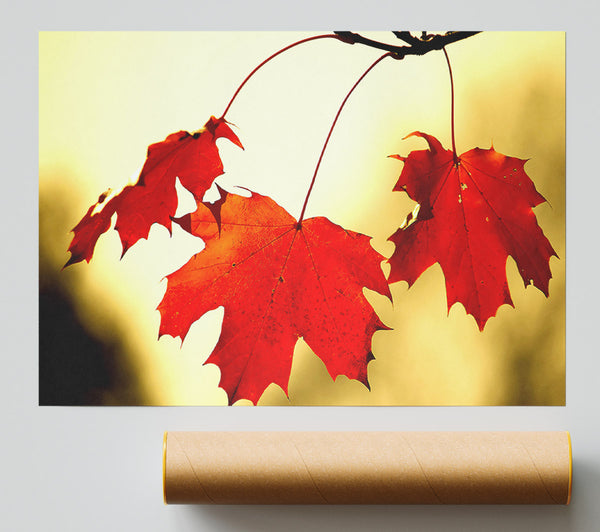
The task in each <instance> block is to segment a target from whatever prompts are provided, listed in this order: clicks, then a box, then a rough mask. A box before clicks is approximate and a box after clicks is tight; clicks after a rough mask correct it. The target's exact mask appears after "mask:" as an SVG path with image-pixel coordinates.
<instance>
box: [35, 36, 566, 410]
mask: <svg viewBox="0 0 600 532" xmlns="http://www.w3.org/2000/svg"><path fill="white" fill-rule="evenodd" d="M39 168H40V174H39V222H40V223H39V260H40V263H39V303H40V305H39V313H40V315H39V347H40V349H39V403H40V405H238V406H241V405H563V404H565V262H566V261H565V182H566V180H565V177H566V176H565V34H564V33H561V32H475V31H470V32H426V31H423V32H421V31H419V32H409V31H390V32H360V31H338V32H324V33H309V32H42V33H40V35H39Z"/></svg>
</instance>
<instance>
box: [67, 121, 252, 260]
mask: <svg viewBox="0 0 600 532" xmlns="http://www.w3.org/2000/svg"><path fill="white" fill-rule="evenodd" d="M220 137H225V138H228V139H229V140H230V141H231V142H233V143H234V144H236V145H238V146H239V147H240V148H242V144H241V143H240V141H239V139H238V138H237V136H236V135H235V134H234V133H233V131H231V129H230V127H229V126H228V125H227V122H226V121H225V119H223V118H219V119H217V118H215V117H214V116H212V117H210V119H209V120H208V122H207V123H206V124H205V125H204V127H203V128H202V129H201V130H199V131H197V132H195V133H188V132H187V131H179V132H177V133H173V134H171V135H169V136H168V137H167V138H166V139H165V140H163V141H162V142H157V143H156V144H152V145H151V146H150V147H149V148H148V156H147V158H146V162H145V163H144V166H143V168H142V171H141V173H140V176H139V178H138V181H137V183H136V184H135V185H128V186H126V187H125V188H124V189H123V190H122V191H121V192H120V193H119V194H117V195H116V196H114V197H113V198H112V199H111V200H110V201H108V202H107V203H106V204H105V205H103V206H102V208H99V207H100V205H101V204H102V203H103V202H104V200H105V199H106V193H105V194H103V195H101V196H100V198H99V200H98V203H96V204H95V205H92V206H91V207H90V208H89V210H88V211H87V213H86V214H85V216H84V217H83V218H82V220H81V221H80V222H79V223H78V224H77V225H76V226H75V227H74V228H73V232H74V236H73V240H72V241H71V244H70V246H69V251H70V252H71V257H70V259H69V260H68V262H67V263H66V264H65V266H68V265H69V264H74V263H76V262H80V261H82V260H86V261H87V262H89V261H90V259H91V258H92V254H93V253H94V247H95V246H96V241H97V240H98V238H99V237H100V235H101V234H102V233H104V232H106V231H107V230H108V228H109V227H110V221H111V218H112V216H113V214H115V213H117V222H116V224H115V229H116V230H117V231H118V233H119V236H120V238H121V243H122V245H123V253H122V255H121V256H123V255H124V254H125V252H126V251H127V250H128V249H129V248H130V247H131V246H133V245H134V244H135V243H136V242H137V241H138V240H140V239H141V238H147V237H148V233H149V231H150V227H151V226H152V224H155V223H158V224H160V225H163V226H164V227H166V228H167V229H168V230H169V232H170V231H171V218H172V216H174V215H175V211H176V210H177V191H176V190H175V179H176V178H177V177H179V180H180V182H181V184H182V185H183V186H184V187H185V188H186V189H187V190H189V191H190V192H191V193H192V194H193V195H194V196H195V198H196V200H197V201H201V200H202V197H203V196H204V193H205V192H206V191H207V190H208V189H209V188H210V186H211V185H212V183H213V181H214V180H215V179H216V178H217V177H218V176H220V175H221V174H222V173H223V163H222V162H221V158H220V157H219V150H218V148H217V145H216V140H217V139H218V138H220Z"/></svg>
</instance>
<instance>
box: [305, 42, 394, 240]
mask: <svg viewBox="0 0 600 532" xmlns="http://www.w3.org/2000/svg"><path fill="white" fill-rule="evenodd" d="M393 56H394V53H393V52H387V53H385V54H383V55H382V56H381V57H379V59H377V60H376V61H375V62H374V63H373V64H371V66H370V67H369V68H367V70H365V71H364V72H363V74H362V76H360V78H358V80H356V83H355V84H354V85H353V86H352V88H351V89H350V91H349V92H348V94H346V97H345V98H344V100H343V101H342V105H340V108H339V109H338V112H337V114H336V115H335V118H334V119H333V124H331V128H330V129H329V133H328V134H327V138H326V139H325V144H323V149H322V150H321V155H319V160H318V161H317V166H316V168H315V172H314V174H313V177H312V181H311V182H310V186H309V187H308V192H307V193H306V198H305V200H304V205H303V206H302V212H301V213H300V217H299V218H298V228H300V227H301V226H302V220H303V219H304V213H305V212H306V206H307V205H308V199H309V198H310V194H311V192H312V189H313V187H314V185H315V181H316V179H317V173H318V172H319V167H320V166H321V161H322V160H323V154H324V153H325V149H326V148H327V144H328V143H329V139H330V138H331V134H332V133H333V129H334V128H335V124H336V123H337V121H338V118H339V117H340V114H341V112H342V109H343V108H344V105H346V102H347V101H348V98H350V95H351V94H352V93H353V92H354V89H356V87H357V86H358V84H359V83H360V82H361V81H362V80H363V79H364V78H365V76H366V75H367V74H368V73H369V72H371V70H373V68H375V66H376V65H377V64H378V63H379V62H380V61H382V60H383V59H385V58H386V57H393Z"/></svg>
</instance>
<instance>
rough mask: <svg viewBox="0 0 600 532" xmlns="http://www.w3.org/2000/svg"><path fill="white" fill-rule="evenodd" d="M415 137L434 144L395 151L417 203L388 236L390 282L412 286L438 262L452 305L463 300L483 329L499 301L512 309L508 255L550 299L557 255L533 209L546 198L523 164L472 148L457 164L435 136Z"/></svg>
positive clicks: (401, 183) (401, 184)
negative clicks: (405, 152) (415, 212)
mask: <svg viewBox="0 0 600 532" xmlns="http://www.w3.org/2000/svg"><path fill="white" fill-rule="evenodd" d="M411 135H415V136H418V137H423V138H424V139H425V140H426V141H427V142H428V144H429V149H428V150H420V151H413V152H411V153H410V154H409V155H408V157H406V158H405V157H400V156H399V155H393V156H392V157H395V158H397V159H400V160H402V161H404V168H403V169H402V173H401V174H400V178H399V180H398V183H397V184H396V186H395V187H394V190H403V191H405V192H406V193H407V194H408V195H409V196H410V197H411V198H412V199H413V200H415V201H416V202H417V203H419V205H420V208H419V211H418V215H417V218H416V220H411V216H410V215H409V217H408V218H407V222H406V223H405V225H404V226H403V227H401V228H400V229H398V230H397V231H396V233H394V235H392V236H391V237H390V240H391V241H393V242H394V243H395V244H396V250H395V251H394V254H393V255H392V257H391V258H390V259H389V262H390V264H391V273H390V277H389V282H396V281H403V280H404V281H407V282H408V284H409V286H410V285H412V284H413V283H414V282H415V281H416V280H417V278H418V277H419V276H420V275H421V274H422V273H423V272H424V271H425V270H426V269H427V268H429V267H430V266H432V265H433V264H435V263H436V262H438V263H439V264H440V266H441V267H442V271H443V272H444V277H445V280H446V292H447V300H448V310H450V307H452V305H453V304H454V303H457V302H458V303H462V304H463V305H464V307H465V309H466V311H467V313H468V314H471V315H473V317H474V318H475V321H476V322H477V325H478V326H479V329H480V330H483V328H484V326H485V323H486V322H487V320H488V319H489V318H491V317H492V316H494V315H495V314H496V311H497V310H498V307H500V305H502V304H505V303H506V304H508V305H511V306H514V305H513V303H512V299H511V297H510V293H509V290H508V284H507V280H506V259H507V258H508V256H509V255H510V256H511V257H513V259H514V260H515V261H516V263H517V267H518V269H519V273H520V274H521V277H522V278H523V282H524V284H525V286H527V284H529V283H532V284H533V285H535V286H536V287H537V288H539V289H540V290H541V291H542V292H543V293H544V294H545V295H546V297H547V296H548V283H549V281H550V278H551V277H552V276H551V274H550V266H549V262H550V257H551V256H552V255H554V256H557V255H556V252H555V251H554V249H553V248H552V246H551V245H550V242H549V241H548V239H547V238H546V237H545V236H544V233H543V232H542V230H541V229H540V227H539V226H538V224H537V220H536V217H535V214H534V212H533V207H535V206H536V205H539V204H540V203H542V202H544V201H545V199H544V198H543V196H542V195H541V194H539V193H538V192H537V190H536V189H535V186H534V184H533V182H532V181H531V180H530V179H529V177H528V176H527V174H526V173H525V170H524V165H525V162H526V161H525V160H523V159H517V158H515V157H507V156H505V155H502V154H500V153H498V152H496V151H495V150H494V149H493V148H491V149H489V150H484V149H480V148H475V149H472V150H470V151H468V152H466V153H464V154H463V155H461V156H460V157H458V159H457V161H456V163H455V161H454V156H453V153H452V151H451V150H445V149H444V148H443V147H442V145H441V144H440V142H439V141H438V140H437V139H436V138H435V137H432V136H431V135H427V134H425V133H419V132H415V133H412V134H411ZM411 135H409V136H411ZM411 221H412V223H410V222H411Z"/></svg>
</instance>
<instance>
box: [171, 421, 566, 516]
mask: <svg viewBox="0 0 600 532" xmlns="http://www.w3.org/2000/svg"><path fill="white" fill-rule="evenodd" d="M570 443H571V442H570V437H569V434H568V433H567V432H168V433H165V439H164V453H163V473H164V474H163V482H164V496H165V503H182V504H185V503H188V504H568V503H569V500H570V493H571V471H572V468H571V445H570Z"/></svg>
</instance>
